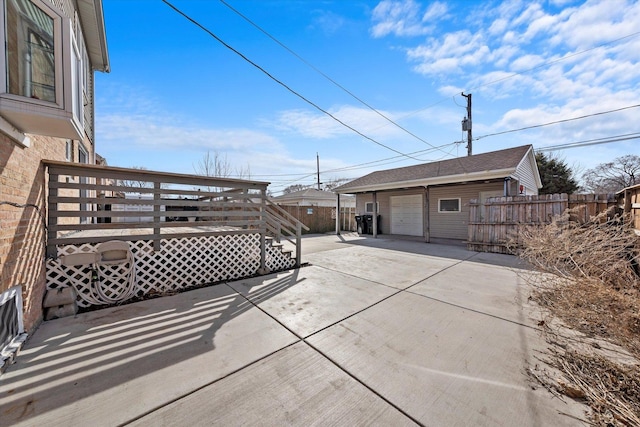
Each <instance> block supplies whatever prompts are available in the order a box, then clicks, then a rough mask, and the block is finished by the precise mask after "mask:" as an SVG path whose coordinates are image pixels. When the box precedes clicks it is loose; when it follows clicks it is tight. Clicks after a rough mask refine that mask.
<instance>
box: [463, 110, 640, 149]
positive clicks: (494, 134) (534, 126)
mask: <svg viewBox="0 0 640 427" xmlns="http://www.w3.org/2000/svg"><path fill="white" fill-rule="evenodd" d="M638 107H640V104H636V105H630V106H628V107H622V108H618V109H615V110H609V111H601V112H599V113H593V114H587V115H584V116H580V117H573V118H571V119H563V120H556V121H555V122H549V123H543V124H540V125H533V126H526V127H523V128H518V129H511V130H505V131H502V132H496V133H490V134H487V135H482V136H479V137H477V138H474V139H475V140H476V141H477V140H479V139H482V138H487V137H489V136H496V135H503V134H505V133H511V132H520V131H522V130H528V129H535V128H540V127H543V126H549V125H556V124H558V123H565V122H570V121H573V120H580V119H586V118H588V117H594V116H601V115H604V114H609V113H615V112H618V111H623V110H629V109H631V108H638Z"/></svg>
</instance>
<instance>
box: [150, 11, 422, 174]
mask: <svg viewBox="0 0 640 427" xmlns="http://www.w3.org/2000/svg"><path fill="white" fill-rule="evenodd" d="M162 1H163V2H164V3H165V4H166V5H168V6H169V7H171V8H172V9H173V10H174V11H176V12H177V13H178V14H180V15H182V16H183V17H184V18H185V19H187V20H188V21H189V22H191V23H192V24H194V25H195V26H197V27H198V28H200V29H201V30H203V31H204V32H206V33H207V34H209V35H210V36H211V37H213V38H214V39H216V40H217V41H218V42H219V43H220V44H222V45H223V46H224V47H226V48H227V49H229V50H231V51H232V52H233V53H235V54H236V55H238V56H240V57H241V58H242V59H244V60H245V61H246V62H248V63H249V64H251V65H253V66H254V67H255V68H257V69H258V70H260V71H261V72H263V73H264V74H265V75H266V76H267V77H269V78H270V79H271V80H273V81H274V82H276V83H278V84H279V85H280V86H282V87H284V88H285V89H286V90H288V91H289V92H291V93H292V94H294V95H295V96H297V97H298V98H300V99H302V100H303V101H304V102H306V103H307V104H309V105H311V106H312V107H314V108H315V109H317V110H318V111H320V112H322V113H324V114H326V115H327V116H329V117H330V118H332V119H333V120H335V121H336V122H338V123H339V124H341V125H342V126H344V127H346V128H347V129H350V130H351V131H353V132H355V133H357V134H358V135H360V136H361V137H363V138H365V139H367V140H368V141H371V142H373V143H374V144H376V145H379V146H380V147H384V148H386V149H387V150H390V151H393V152H394V153H397V154H400V155H402V156H405V157H408V158H410V159H413V160H417V161H419V159H416V158H414V157H411V156H409V155H407V154H405V153H403V152H401V151H398V150H396V149H395V148H391V147H389V146H388V145H385V144H383V143H381V142H378V141H376V140H375V139H373V138H371V137H369V136H367V135H365V134H363V133H362V132H360V131H359V130H357V129H355V128H354V127H352V126H350V125H348V124H347V123H345V122H343V121H342V120H340V119H338V118H337V117H336V116H334V115H333V114H331V113H330V112H328V111H326V110H325V109H323V108H322V107H320V106H319V105H317V104H315V103H314V102H312V101H311V100H309V99H307V98H305V97H304V96H303V95H301V94H300V93H298V92H296V91H295V90H293V89H292V88H290V87H289V86H287V85H286V84H285V83H284V82H282V81H280V80H278V79H277V78H276V77H275V76H273V75H271V74H270V73H269V72H268V71H267V70H265V69H264V68H262V67H261V66H260V65H258V64H256V63H255V62H253V61H252V60H251V59H249V58H248V57H246V56H245V55H244V54H242V53H241V52H240V51H238V50H236V49H235V48H234V47H232V46H231V45H229V44H227V43H226V42H225V41H224V40H222V39H221V38H220V37H218V36H217V35H216V34H214V33H213V32H212V31H211V30H209V29H208V28H206V27H205V26H204V25H202V24H200V23H199V22H198V21H196V20H195V19H193V18H191V17H190V16H189V15H187V14H186V13H184V12H183V11H181V10H180V9H178V8H177V7H175V6H174V5H173V4H171V3H170V2H169V1H168V0H162Z"/></svg>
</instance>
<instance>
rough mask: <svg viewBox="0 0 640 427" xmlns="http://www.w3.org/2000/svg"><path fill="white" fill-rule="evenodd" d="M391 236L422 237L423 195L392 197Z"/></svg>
mask: <svg viewBox="0 0 640 427" xmlns="http://www.w3.org/2000/svg"><path fill="white" fill-rule="evenodd" d="M389 200H390V206H391V207H390V209H391V218H390V221H391V234H403V235H407V236H422V235H423V231H422V228H423V223H424V213H423V207H424V201H423V198H422V195H421V194H412V195H404V196H391V197H390V198H389Z"/></svg>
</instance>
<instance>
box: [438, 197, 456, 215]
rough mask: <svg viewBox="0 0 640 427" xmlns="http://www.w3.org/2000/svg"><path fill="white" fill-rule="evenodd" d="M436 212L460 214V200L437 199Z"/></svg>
mask: <svg viewBox="0 0 640 427" xmlns="http://www.w3.org/2000/svg"><path fill="white" fill-rule="evenodd" d="M438 212H460V199H459V198H458V199H438Z"/></svg>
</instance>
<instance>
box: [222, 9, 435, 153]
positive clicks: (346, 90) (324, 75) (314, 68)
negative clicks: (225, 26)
mask: <svg viewBox="0 0 640 427" xmlns="http://www.w3.org/2000/svg"><path fill="white" fill-rule="evenodd" d="M219 1H220V3H222V4H223V5H225V6H226V7H228V8H229V9H231V10H232V11H233V12H234V13H235V14H237V15H238V16H240V17H241V18H242V19H244V20H245V21H247V22H248V23H249V24H251V25H252V26H254V27H255V28H256V29H257V30H258V31H260V32H261V33H263V34H264V35H265V36H267V37H269V38H270V39H271V40H273V41H274V42H275V43H277V44H278V45H279V46H280V47H282V48H283V49H285V50H286V51H287V52H289V53H290V54H291V55H293V56H295V57H296V58H297V59H298V60H300V61H301V62H303V63H304V64H305V65H307V66H308V67H309V68H311V69H312V70H314V71H315V72H316V73H318V74H320V75H321V76H322V77H324V78H325V79H327V80H328V81H329V82H331V83H332V84H333V85H335V86H336V87H338V88H339V89H341V90H342V91H344V92H345V93H347V94H348V95H349V96H351V97H352V98H354V99H355V100H357V101H358V102H360V103H361V104H362V105H364V106H365V107H367V108H369V109H370V110H371V111H373V112H374V113H376V114H378V115H379V116H380V117H382V118H383V119H385V120H386V121H388V122H389V123H391V124H393V125H394V126H396V127H397V128H398V129H401V130H402V131H404V132H406V133H408V134H409V135H411V136H412V137H414V138H416V139H417V140H418V141H421V142H423V143H425V144H426V145H428V146H429V147H433V148H435V146H434V145H433V144H431V143H429V142H427V141H425V140H424V139H422V138H420V137H419V136H418V135H416V134H414V133H413V132H411V131H409V130H408V129H406V128H405V127H403V126H401V125H400V124H398V123H397V122H395V121H393V120H392V119H390V118H389V117H387V116H386V115H385V114H383V113H382V112H380V111H379V110H377V109H376V108H374V107H373V106H371V105H369V104H368V103H367V102H366V101H364V100H363V99H361V98H360V97H358V96H357V95H355V94H354V93H353V92H351V91H350V90H348V89H347V88H345V87H344V86H342V85H341V84H340V83H338V82H336V81H335V80H334V79H332V78H331V77H330V76H328V75H327V74H326V73H324V72H323V71H322V70H320V69H319V68H317V67H316V66H315V65H313V64H311V63H310V62H309V61H307V60H306V59H304V58H303V57H302V56H300V55H299V54H297V53H296V52H295V51H293V50H292V49H290V48H289V47H288V46H287V45H285V44H284V43H282V42H281V41H280V40H278V39H277V38H275V37H274V36H272V35H271V34H270V33H269V32H267V31H266V30H265V29H263V28H262V27H260V26H259V25H258V24H256V23H255V22H253V21H252V20H251V19H249V18H248V17H247V16H245V15H244V14H242V13H241V12H240V11H238V10H237V9H235V8H234V7H233V6H231V5H230V4H229V3H227V2H226V1H225V0H219ZM441 151H443V152H444V150H441Z"/></svg>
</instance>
